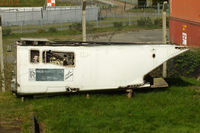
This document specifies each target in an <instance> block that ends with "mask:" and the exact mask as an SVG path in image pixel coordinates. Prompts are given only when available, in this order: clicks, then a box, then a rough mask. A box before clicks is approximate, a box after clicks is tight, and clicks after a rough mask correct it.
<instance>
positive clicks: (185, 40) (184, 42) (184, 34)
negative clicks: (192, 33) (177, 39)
mask: <svg viewBox="0 0 200 133" xmlns="http://www.w3.org/2000/svg"><path fill="white" fill-rule="evenodd" d="M182 44H183V45H187V33H185V32H183V33H182Z"/></svg>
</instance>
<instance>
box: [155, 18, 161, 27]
mask: <svg viewBox="0 0 200 133" xmlns="http://www.w3.org/2000/svg"><path fill="white" fill-rule="evenodd" d="M154 25H157V26H162V18H157V19H155V20H154Z"/></svg>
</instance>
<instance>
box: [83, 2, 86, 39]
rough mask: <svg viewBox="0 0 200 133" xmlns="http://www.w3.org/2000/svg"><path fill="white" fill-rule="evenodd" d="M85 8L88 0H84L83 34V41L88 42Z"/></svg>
mask: <svg viewBox="0 0 200 133" xmlns="http://www.w3.org/2000/svg"><path fill="white" fill-rule="evenodd" d="M85 9H86V0H83V3H82V35H83V42H86V38H87V37H86V18H85Z"/></svg>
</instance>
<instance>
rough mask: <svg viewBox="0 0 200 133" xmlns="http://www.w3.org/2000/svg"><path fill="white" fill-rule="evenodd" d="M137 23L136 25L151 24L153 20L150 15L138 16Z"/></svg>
mask: <svg viewBox="0 0 200 133" xmlns="http://www.w3.org/2000/svg"><path fill="white" fill-rule="evenodd" d="M137 24H138V26H152V25H153V21H152V19H151V18H150V17H147V18H140V19H139V20H137Z"/></svg>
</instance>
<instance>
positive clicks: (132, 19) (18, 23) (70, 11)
mask: <svg viewBox="0 0 200 133" xmlns="http://www.w3.org/2000/svg"><path fill="white" fill-rule="evenodd" d="M0 14H1V15H2V18H3V25H4V27H5V28H9V29H11V30H12V32H14V33H15V32H20V33H24V32H34V31H37V30H38V29H48V28H51V27H54V28H56V29H57V30H66V29H69V27H70V26H71V25H72V24H73V23H81V7H80V6H72V7H56V8H46V9H44V8H42V7H37V8H10V9H9V10H8V9H7V10H6V9H1V12H0ZM86 20H87V23H88V24H90V25H92V26H93V27H94V28H103V27H112V26H130V25H140V26H142V25H144V26H145V25H151V24H157V25H159V24H161V22H162V6H161V4H158V5H157V6H152V7H148V8H147V7H146V6H144V7H134V8H127V7H126V6H114V7H112V6H110V5H107V6H105V5H104V4H97V5H96V6H88V7H87V11H86ZM116 23H118V24H117V25H116Z"/></svg>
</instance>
